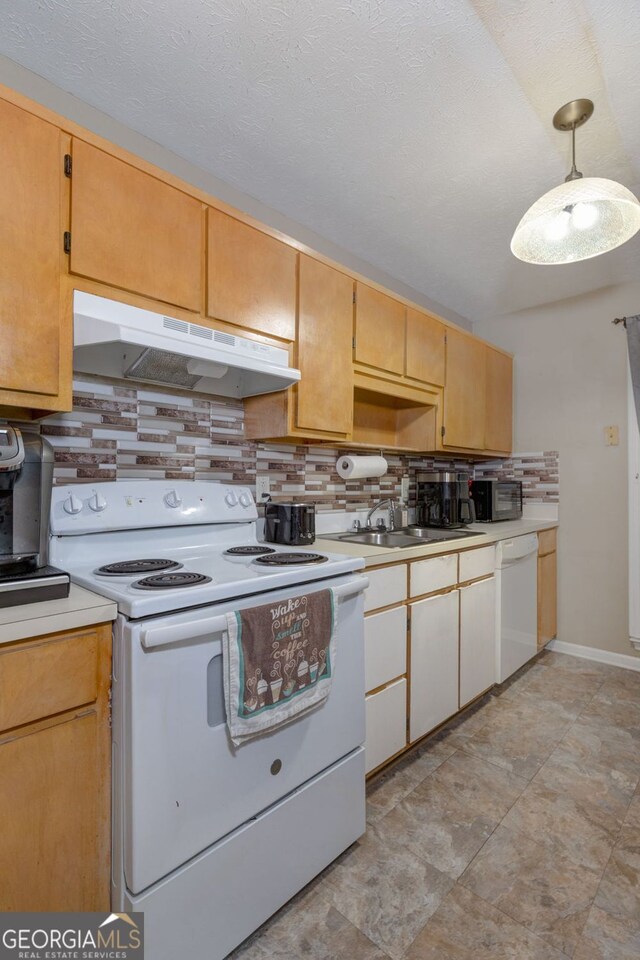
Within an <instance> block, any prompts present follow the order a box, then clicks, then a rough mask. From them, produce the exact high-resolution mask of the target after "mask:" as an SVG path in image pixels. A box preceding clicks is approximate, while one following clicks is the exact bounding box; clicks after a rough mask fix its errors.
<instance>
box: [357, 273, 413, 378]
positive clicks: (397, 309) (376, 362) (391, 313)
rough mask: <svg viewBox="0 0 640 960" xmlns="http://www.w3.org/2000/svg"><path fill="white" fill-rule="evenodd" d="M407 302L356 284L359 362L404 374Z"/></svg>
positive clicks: (361, 284)
mask: <svg viewBox="0 0 640 960" xmlns="http://www.w3.org/2000/svg"><path fill="white" fill-rule="evenodd" d="M404 354H405V306H404V304H403V303H400V302H399V301H398V300H394V299H393V298H392V297H388V296H387V295H386V294H385V293H380V291H379V290H374V289H373V287H367V286H366V285H365V284H363V283H357V284H356V347H355V355H354V359H355V361H356V363H365V364H367V366H369V367H376V368H377V369H378V370H386V371H387V372H388V373H396V374H398V376H402V375H403V374H404Z"/></svg>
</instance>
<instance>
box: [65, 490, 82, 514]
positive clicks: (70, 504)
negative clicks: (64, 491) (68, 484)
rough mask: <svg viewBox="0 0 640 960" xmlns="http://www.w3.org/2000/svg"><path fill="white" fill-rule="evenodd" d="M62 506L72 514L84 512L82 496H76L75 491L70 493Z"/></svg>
mask: <svg viewBox="0 0 640 960" xmlns="http://www.w3.org/2000/svg"><path fill="white" fill-rule="evenodd" d="M62 506H63V509H64V512H65V513H70V514H72V515H73V514H76V513H82V500H81V499H80V497H76V495H75V493H70V494H69V496H68V497H67V499H66V500H65V501H64V503H63V505H62Z"/></svg>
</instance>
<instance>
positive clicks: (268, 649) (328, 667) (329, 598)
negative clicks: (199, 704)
mask: <svg viewBox="0 0 640 960" xmlns="http://www.w3.org/2000/svg"><path fill="white" fill-rule="evenodd" d="M334 606H335V604H334V597H333V591H332V590H320V591H318V592H316V593H309V594H301V595H300V596H296V597H290V598H289V599H287V600H281V601H278V602H275V603H267V604H263V605H262V606H259V607H252V608H250V609H248V610H238V611H236V612H235V613H231V614H227V624H228V632H227V634H225V636H224V640H223V653H224V658H225V701H226V706H227V724H228V726H229V731H230V734H231V738H232V740H233V741H234V743H237V744H238V743H241V742H242V741H243V740H244V739H247V738H248V737H251V736H256V735H257V734H258V733H259V732H262V731H264V730H268V729H271V728H272V727H274V726H278V725H279V724H281V723H286V722H288V721H289V720H291V719H293V717H294V716H297V715H298V714H299V713H301V712H303V711H305V710H308V709H310V708H311V707H313V706H316V705H317V704H319V703H321V702H322V700H324V699H326V697H327V696H328V694H329V687H330V683H331V677H332V673H333V670H334V669H335V653H336V651H335V635H334V634H335V630H334Z"/></svg>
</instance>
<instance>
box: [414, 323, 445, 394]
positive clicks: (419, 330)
mask: <svg viewBox="0 0 640 960" xmlns="http://www.w3.org/2000/svg"><path fill="white" fill-rule="evenodd" d="M446 331H447V328H446V327H445V325H444V323H440V321H439V320H436V318H435V317H432V316H430V315H429V314H428V313H421V312H420V311H419V310H413V309H412V308H411V307H407V364H406V374H407V376H408V377H411V378H412V379H413V380H421V381H422V382H423V383H432V384H435V385H436V386H439V387H441V386H442V385H443V384H444V337H445V333H446Z"/></svg>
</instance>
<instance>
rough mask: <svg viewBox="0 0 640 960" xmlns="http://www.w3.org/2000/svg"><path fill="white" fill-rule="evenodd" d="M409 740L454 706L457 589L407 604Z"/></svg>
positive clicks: (446, 715) (448, 714)
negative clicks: (409, 653)
mask: <svg viewBox="0 0 640 960" xmlns="http://www.w3.org/2000/svg"><path fill="white" fill-rule="evenodd" d="M410 610H411V674H410V676H411V686H410V691H411V696H410V702H411V706H410V711H409V740H410V741H413V740H418V739H419V738H420V737H423V736H424V735H425V734H427V733H429V731H430V730H433V729H434V728H435V727H437V726H438V725H439V724H441V723H444V721H445V720H448V719H449V717H451V716H453V714H454V713H457V710H458V591H457V590H452V591H451V592H450V593H443V594H440V595H437V596H435V597H430V598H429V599H427V600H419V601H418V602H417V603H412V604H411V605H410Z"/></svg>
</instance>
